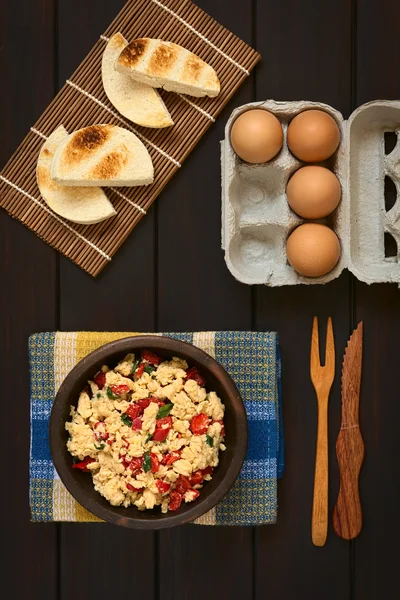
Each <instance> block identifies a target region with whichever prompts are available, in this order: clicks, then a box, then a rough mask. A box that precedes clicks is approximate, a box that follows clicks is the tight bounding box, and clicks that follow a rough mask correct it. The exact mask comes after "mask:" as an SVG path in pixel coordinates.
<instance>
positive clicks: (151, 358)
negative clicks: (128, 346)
mask: <svg viewBox="0 0 400 600" xmlns="http://www.w3.org/2000/svg"><path fill="white" fill-rule="evenodd" d="M142 359H143V360H144V361H146V362H148V363H150V364H151V365H155V366H156V367H157V366H158V365H159V364H160V362H161V359H160V357H159V356H157V354H154V352H151V350H142Z"/></svg>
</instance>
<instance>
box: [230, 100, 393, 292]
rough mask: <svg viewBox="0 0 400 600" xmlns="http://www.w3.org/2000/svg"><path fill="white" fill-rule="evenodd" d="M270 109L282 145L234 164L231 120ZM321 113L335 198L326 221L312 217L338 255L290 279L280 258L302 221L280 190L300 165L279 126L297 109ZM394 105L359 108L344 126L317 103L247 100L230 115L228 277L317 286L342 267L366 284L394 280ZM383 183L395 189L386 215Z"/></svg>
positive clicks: (291, 272)
mask: <svg viewBox="0 0 400 600" xmlns="http://www.w3.org/2000/svg"><path fill="white" fill-rule="evenodd" d="M251 108H263V109H266V110H268V111H270V112H272V113H273V114H274V115H275V116H276V117H277V118H278V119H279V120H280V122H281V124H282V128H283V134H284V139H283V145H282V149H281V151H280V152H279V154H278V155H277V156H276V157H275V158H274V159H272V160H271V161H269V162H268V163H264V164H259V165H250V164H247V163H244V162H243V161H241V160H240V159H239V158H238V156H237V155H236V153H235V152H234V150H233V148H232V146H231V143H230V129H231V126H232V123H233V121H234V120H235V119H236V118H237V117H238V116H239V115H240V114H241V113H242V112H245V111H246V110H249V109H251ZM309 109H319V110H324V111H325V112H327V113H328V114H330V115H331V116H332V117H333V118H334V119H335V121H336V123H337V125H338V127H339V130H340V144H339V148H338V150H337V151H336V153H335V154H334V155H333V157H331V158H330V159H329V160H328V161H326V162H324V163H319V164H321V165H323V166H327V167H328V168H329V169H331V170H332V171H333V172H334V173H335V175H336V176H337V177H338V179H339V182H340V184H341V188H342V196H341V201H340V203H339V206H338V207H337V209H336V210H335V211H334V213H332V215H330V216H329V217H328V218H326V219H323V220H320V221H318V220H315V221H313V222H322V223H325V224H327V225H329V226H330V227H332V229H333V230H334V231H335V233H336V234H337V236H338V237H339V240H340V245H341V257H340V260H339V262H338V264H337V265H336V266H335V267H334V269H333V270H332V271H330V272H329V273H328V274H326V275H324V276H322V277H316V278H310V277H304V276H302V275H300V274H298V273H297V272H296V271H294V269H293V268H292V267H291V266H290V265H289V263H288V262H287V258H286V240H287V238H288V236H289V235H290V233H291V232H292V231H293V229H294V228H295V227H297V226H298V225H300V224H301V223H303V222H308V221H305V220H304V219H302V218H301V217H299V216H298V215H296V214H295V213H294V212H293V211H292V210H291V209H290V207H289V205H288V203H287V198H286V186H287V182H288V180H289V178H290V177H291V175H292V174H293V173H294V172H295V171H296V170H297V169H299V168H300V167H302V166H304V165H305V163H302V162H300V161H299V160H297V159H296V158H295V157H294V156H293V155H292V154H291V153H290V151H289V149H288V147H287V128H288V124H289V123H290V121H291V120H292V119H293V118H294V117H295V116H296V115H297V114H298V113H300V112H302V111H304V110H309ZM399 131H400V102H399V101H386V100H380V101H374V102H369V103H368V104H365V105H362V106H360V107H359V108H358V109H357V110H356V111H354V112H353V113H352V115H351V116H350V118H349V120H348V121H345V120H344V119H343V117H342V115H341V114H340V113H339V112H338V111H337V110H335V109H334V108H332V107H331V106H328V105H326V104H322V103H319V102H306V101H299V102H277V101H274V100H267V101H265V102H253V103H250V104H246V105H243V106H241V107H239V108H237V109H236V110H234V111H233V113H232V114H231V116H230V118H229V120H228V122H227V124H226V128H225V139H224V140H223V141H222V142H221V165H222V247H223V249H224V250H225V260H226V263H227V266H228V268H229V270H230V271H231V273H232V274H233V275H234V276H235V277H236V279H238V280H239V281H242V282H243V283H247V284H266V285H270V286H280V285H296V284H299V283H303V284H321V283H326V282H328V281H331V280H332V279H335V278H336V277H338V276H339V275H340V273H341V272H342V271H343V269H344V268H348V269H349V270H350V271H352V272H353V273H354V274H355V275H356V277H358V279H360V280H362V281H365V282H367V283H373V282H384V281H395V282H397V283H399V282H400V263H399V262H398V260H399V258H400V200H399V197H400V195H399V193H400V143H399V141H398V136H399ZM386 132H395V133H396V135H397V142H396V143H395V145H394V148H393V149H391V151H390V152H389V153H388V154H386V153H385V133H386ZM385 178H386V180H387V178H390V179H391V180H392V181H393V183H394V186H395V189H396V194H397V198H396V201H395V203H394V205H393V206H392V207H391V208H390V210H387V209H386V205H385ZM387 236H391V238H393V240H394V242H393V244H397V251H396V252H393V251H392V253H391V255H388V254H387V252H385V237H386V239H387Z"/></svg>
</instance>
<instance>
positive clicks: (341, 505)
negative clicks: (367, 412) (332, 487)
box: [333, 425, 364, 540]
mask: <svg viewBox="0 0 400 600" xmlns="http://www.w3.org/2000/svg"><path fill="white" fill-rule="evenodd" d="M336 456H337V459H338V463H339V471H340V489H339V494H338V498H337V500H336V505H335V508H334V511H333V528H334V530H335V533H336V535H338V536H339V537H341V538H343V539H345V540H352V539H353V538H355V537H357V535H358V534H359V533H360V531H361V527H362V511H361V502H360V494H359V487H358V477H359V474H360V470H361V466H362V463H363V460H364V442H363V439H362V436H361V432H360V428H359V426H358V425H355V426H352V427H350V428H345V429H341V430H340V432H339V435H338V438H337V440H336Z"/></svg>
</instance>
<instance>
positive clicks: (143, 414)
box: [65, 350, 225, 513]
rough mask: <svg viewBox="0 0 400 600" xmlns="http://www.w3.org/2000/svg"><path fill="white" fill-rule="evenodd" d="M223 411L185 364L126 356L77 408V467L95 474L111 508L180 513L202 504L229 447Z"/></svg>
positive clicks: (73, 439) (72, 438) (73, 431)
mask: <svg viewBox="0 0 400 600" xmlns="http://www.w3.org/2000/svg"><path fill="white" fill-rule="evenodd" d="M224 408H225V407H224V405H223V404H222V402H221V400H220V398H219V397H218V395H217V394H216V393H215V392H212V391H211V392H207V391H206V389H205V382H204V380H203V378H202V376H201V374H200V373H199V372H198V371H197V369H196V368H194V367H192V368H190V369H189V368H188V365H187V363H186V361H184V360H182V359H180V358H173V359H172V360H171V361H164V362H161V360H160V358H159V357H158V356H157V355H155V354H153V353H152V352H150V351H147V350H144V351H143V352H142V355H141V357H140V358H135V356H134V355H133V354H128V355H127V356H126V357H125V358H124V359H123V360H122V361H121V362H120V363H119V364H118V365H117V366H116V367H115V368H114V369H109V368H108V367H107V366H103V367H102V369H101V371H99V372H98V373H97V374H96V375H95V376H94V377H93V381H89V382H88V386H86V387H85V389H84V390H82V392H81V393H80V396H79V400H78V404H77V407H76V408H75V407H74V406H71V412H70V414H71V420H70V421H68V422H67V423H66V424H65V428H66V430H67V431H68V433H69V439H68V442H67V448H68V450H69V452H70V453H71V454H72V456H73V457H74V464H73V465H72V466H73V468H77V469H81V470H83V471H88V472H90V473H91V474H92V478H93V484H94V488H95V490H96V491H98V492H99V493H100V494H101V495H102V496H104V497H105V498H106V499H107V500H108V501H109V502H110V504H112V505H113V506H121V505H122V506H125V507H128V506H130V505H135V506H137V507H138V508H139V509H140V510H145V509H152V508H154V507H155V506H161V511H162V512H164V513H166V512H167V511H168V510H172V511H174V510H177V509H178V508H179V506H180V504H181V503H182V502H192V501H194V500H196V498H197V497H198V496H199V493H200V490H201V488H202V487H203V482H204V481H208V480H210V479H211V478H212V473H213V469H214V467H216V466H217V465H218V461H219V451H220V450H222V451H223V450H225V445H224V443H223V440H224V435H225V430H224V424H223V418H224Z"/></svg>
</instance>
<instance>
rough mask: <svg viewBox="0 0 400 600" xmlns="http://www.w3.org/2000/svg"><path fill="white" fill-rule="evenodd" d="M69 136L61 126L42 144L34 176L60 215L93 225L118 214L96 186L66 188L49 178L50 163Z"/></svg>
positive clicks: (50, 205) (47, 199) (47, 201)
mask: <svg viewBox="0 0 400 600" xmlns="http://www.w3.org/2000/svg"><path fill="white" fill-rule="evenodd" d="M67 138H68V132H67V131H66V129H65V128H64V127H63V126H62V125H60V127H58V128H57V129H56V130H55V131H53V133H52V134H51V136H50V137H49V139H48V140H47V141H46V142H45V143H44V145H43V146H42V148H41V150H40V153H39V159H38V162H37V167H36V179H37V184H38V187H39V190H40V193H41V195H42V197H43V199H44V200H45V201H46V203H47V204H48V206H49V207H50V208H51V209H52V210H53V211H54V212H55V213H57V214H58V215H60V217H64V218H65V219H68V220H69V221H72V222H73V223H80V224H82V225H92V224H93V223H100V221H104V220H105V219H108V218H109V217H113V216H114V215H116V214H117V213H116V212H115V210H114V207H113V205H112V204H111V202H110V201H109V199H108V198H107V196H106V195H105V193H104V192H103V190H102V189H101V188H99V187H91V188H87V187H68V186H65V185H60V184H58V183H56V182H55V181H53V179H51V175H50V171H51V163H52V161H53V157H54V154H55V152H56V150H57V148H58V147H59V145H60V144H61V143H62V142H63V141H64V140H66V139H67Z"/></svg>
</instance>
